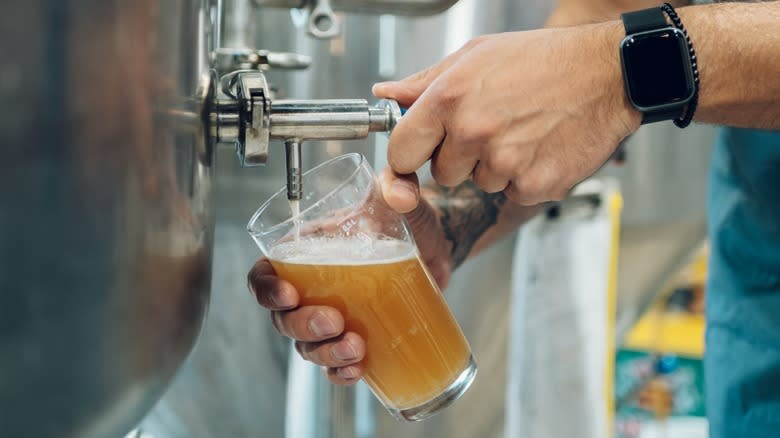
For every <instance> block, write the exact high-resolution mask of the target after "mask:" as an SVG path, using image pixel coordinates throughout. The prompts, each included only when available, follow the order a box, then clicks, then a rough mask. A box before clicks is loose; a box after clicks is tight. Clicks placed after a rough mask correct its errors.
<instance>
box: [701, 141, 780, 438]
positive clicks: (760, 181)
mask: <svg viewBox="0 0 780 438" xmlns="http://www.w3.org/2000/svg"><path fill="white" fill-rule="evenodd" d="M708 217H709V239H710V244H711V256H710V269H709V280H708V292H707V338H706V343H707V347H706V355H705V373H706V374H705V385H706V388H705V389H706V397H707V416H708V417H709V421H710V435H711V436H712V437H713V438H742V437H780V131H758V130H748V129H736V128H723V129H722V130H721V132H720V135H719V137H718V141H717V143H716V145H715V150H714V151H713V160H712V169H711V175H710V190H709V208H708Z"/></svg>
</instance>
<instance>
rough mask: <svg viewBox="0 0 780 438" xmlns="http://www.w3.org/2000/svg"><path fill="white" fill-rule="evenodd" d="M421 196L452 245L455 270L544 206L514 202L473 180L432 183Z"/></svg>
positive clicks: (451, 252)
mask: <svg viewBox="0 0 780 438" xmlns="http://www.w3.org/2000/svg"><path fill="white" fill-rule="evenodd" d="M422 195H423V197H424V198H426V199H427V200H428V201H429V202H430V203H431V204H432V205H433V206H434V207H435V210H436V212H437V216H438V220H439V222H440V223H441V225H442V229H443V230H444V235H445V237H446V239H447V241H448V242H449V244H450V254H451V259H452V268H453V269H455V268H457V267H458V266H460V265H461V264H462V263H463V261H464V260H466V259H467V258H469V257H472V256H474V255H476V254H478V253H479V252H481V251H482V250H484V249H486V248H487V247H489V246H490V245H492V244H493V243H496V242H498V241H499V240H501V239H502V238H504V237H505V236H507V235H508V234H510V233H512V232H513V231H514V230H516V229H517V227H519V226H520V225H522V224H523V223H525V222H527V221H528V220H530V219H531V218H532V217H534V216H535V215H536V214H537V213H539V212H540V211H541V210H542V209H543V206H532V207H524V206H521V205H518V204H515V203H513V202H511V201H509V200H508V199H507V198H506V195H504V194H503V193H485V192H483V191H482V190H480V189H479V188H478V187H477V186H476V185H475V184H474V183H473V182H471V181H468V182H465V183H463V184H461V185H459V186H457V187H452V188H448V187H443V186H439V185H429V186H426V187H424V188H423V189H422Z"/></svg>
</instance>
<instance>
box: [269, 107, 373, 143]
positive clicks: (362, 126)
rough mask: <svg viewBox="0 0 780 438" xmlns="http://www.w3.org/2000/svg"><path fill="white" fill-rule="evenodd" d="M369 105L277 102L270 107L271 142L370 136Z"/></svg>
mask: <svg viewBox="0 0 780 438" xmlns="http://www.w3.org/2000/svg"><path fill="white" fill-rule="evenodd" d="M369 120H370V117H369V112H368V102H366V101H365V100H363V99H339V100H276V101H273V102H272V103H271V115H270V127H271V138H272V139H281V140H287V139H289V138H297V139H300V140H349V139H356V138H365V137H366V136H368V133H369Z"/></svg>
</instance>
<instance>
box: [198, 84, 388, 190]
mask: <svg viewBox="0 0 780 438" xmlns="http://www.w3.org/2000/svg"><path fill="white" fill-rule="evenodd" d="M220 82H221V96H220V97H219V98H218V99H217V100H216V104H215V105H214V109H213V111H212V112H211V117H210V119H211V120H210V121H211V135H212V137H213V138H214V139H216V140H217V141H218V142H222V143H230V142H233V143H235V144H236V151H237V153H238V158H239V160H240V161H241V164H242V165H243V166H258V165H262V164H265V162H266V161H267V160H268V151H269V145H270V143H271V140H282V141H283V142H284V144H285V149H286V154H287V197H288V199H290V200H295V199H300V198H301V196H302V184H301V175H302V169H301V145H302V143H303V142H304V141H306V140H352V139H362V138H366V137H367V136H368V134H369V132H388V133H389V132H391V131H392V130H393V128H394V127H395V124H396V122H397V121H398V119H399V118H400V117H401V109H400V108H399V106H398V103H397V102H395V101H393V100H381V101H379V102H378V103H377V104H376V105H374V106H371V105H369V104H368V102H367V101H366V100H364V99H316V100H294V99H289V100H272V99H271V98H270V95H271V94H270V91H269V89H268V83H267V82H266V80H265V76H264V75H263V73H262V72H259V71H256V70H239V71H236V72H233V73H230V74H228V75H225V76H224V77H223V78H222V79H221V81H220Z"/></svg>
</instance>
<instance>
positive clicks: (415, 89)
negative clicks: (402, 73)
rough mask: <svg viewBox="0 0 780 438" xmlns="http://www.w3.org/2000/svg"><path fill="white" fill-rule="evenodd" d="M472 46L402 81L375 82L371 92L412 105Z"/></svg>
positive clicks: (407, 105) (408, 105)
mask: <svg viewBox="0 0 780 438" xmlns="http://www.w3.org/2000/svg"><path fill="white" fill-rule="evenodd" d="M469 47H471V46H470V45H468V44H467V45H466V46H464V47H463V48H461V49H460V50H458V51H456V52H454V53H452V54H451V55H449V56H447V57H446V58H444V59H443V60H441V61H440V62H439V63H437V64H434V65H432V66H430V67H428V68H426V69H424V70H420V71H418V72H417V73H414V74H412V75H410V76H407V77H405V78H404V79H401V80H400V81H390V82H379V83H376V84H374V86H373V87H372V88H371V92H372V93H374V96H376V97H381V98H385V99H394V100H396V101H398V104H399V105H401V106H404V107H410V106H412V104H413V103H415V102H416V101H417V99H418V98H419V97H420V95H422V94H423V92H425V90H426V89H427V88H428V87H429V86H430V85H431V83H433V81H435V80H436V79H437V78H438V77H439V76H441V74H442V73H444V72H445V71H447V69H449V68H450V67H451V66H452V65H453V64H454V63H456V62H457V61H458V60H459V59H460V58H461V57H462V56H463V54H464V53H465V52H466V51H467V50H468V48H469Z"/></svg>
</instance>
